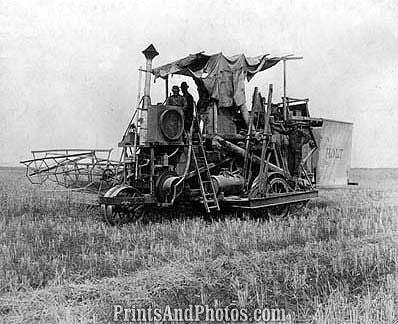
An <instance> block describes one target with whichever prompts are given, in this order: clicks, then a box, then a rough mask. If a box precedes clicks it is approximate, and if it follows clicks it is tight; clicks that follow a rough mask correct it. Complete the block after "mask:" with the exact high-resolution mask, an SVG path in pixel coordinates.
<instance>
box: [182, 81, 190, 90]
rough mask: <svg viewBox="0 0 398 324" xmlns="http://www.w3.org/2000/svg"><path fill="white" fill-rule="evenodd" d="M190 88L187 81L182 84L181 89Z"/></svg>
mask: <svg viewBox="0 0 398 324" xmlns="http://www.w3.org/2000/svg"><path fill="white" fill-rule="evenodd" d="M188 88H189V86H188V84H187V83H186V82H185V81H184V82H182V83H181V89H188Z"/></svg>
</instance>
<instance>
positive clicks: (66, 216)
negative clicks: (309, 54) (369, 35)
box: [0, 169, 398, 324]
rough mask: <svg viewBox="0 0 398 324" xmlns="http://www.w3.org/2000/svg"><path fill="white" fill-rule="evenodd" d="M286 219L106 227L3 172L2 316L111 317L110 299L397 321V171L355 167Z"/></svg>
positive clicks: (314, 318)
mask: <svg viewBox="0 0 398 324" xmlns="http://www.w3.org/2000/svg"><path fill="white" fill-rule="evenodd" d="M351 179H353V180H357V181H359V182H360V184H361V185H360V186H359V187H351V188H350V189H344V190H343V189H340V190H324V191H321V192H320V197H319V198H317V199H316V200H314V201H312V202H311V203H310V204H309V205H308V206H307V207H306V208H303V209H301V210H298V211H296V212H295V214H294V215H293V216H291V217H290V218H289V219H287V220H286V221H280V222H271V221H264V220H263V221H262V220H258V219H252V218H249V219H247V218H244V219H242V218H236V217H234V216H233V215H231V217H226V218H225V219H220V220H214V221H209V220H205V219H202V218H197V217H196V218H192V217H184V215H181V217H180V218H175V219H171V220H170V219H169V220H164V221H162V222H157V223H149V224H129V225H126V226H123V227H120V228H118V227H109V226H108V225H106V224H105V223H104V222H102V221H101V218H100V216H99V212H98V210H96V209H95V208H86V207H85V206H84V205H81V204H75V203H74V202H73V199H72V200H71V199H69V196H68V194H67V193H65V192H64V193H57V194H56V195H54V194H51V193H49V192H43V191H41V189H43V188H38V187H33V186H32V185H30V184H29V182H28V181H27V180H26V179H25V177H24V173H23V171H21V170H19V169H0V323H3V322H4V323H106V322H108V321H111V320H112V318H111V314H112V310H113V305H115V304H122V305H126V306H132V305H135V306H137V307H139V306H141V307H148V306H152V307H164V306H165V305H169V306H170V307H187V306H188V305H190V304H208V305H219V306H220V307H225V306H231V307H234V306H237V307H244V308H247V309H248V310H252V309H254V308H262V307H279V308H284V309H286V311H287V312H290V313H291V314H295V316H297V317H298V318H300V319H305V320H306V321H305V322H308V323H364V324H366V323H394V322H397V321H398V271H397V270H398V170H391V169H384V170H369V169H368V170H365V169H355V170H353V171H352V175H351Z"/></svg>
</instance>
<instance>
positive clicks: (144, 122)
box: [140, 44, 159, 143]
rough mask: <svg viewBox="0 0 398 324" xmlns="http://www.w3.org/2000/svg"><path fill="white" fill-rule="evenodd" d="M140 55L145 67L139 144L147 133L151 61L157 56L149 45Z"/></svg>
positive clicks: (143, 140)
mask: <svg viewBox="0 0 398 324" xmlns="http://www.w3.org/2000/svg"><path fill="white" fill-rule="evenodd" d="M142 54H144V55H145V58H146V67H145V87H144V99H143V107H142V109H141V118H140V125H141V129H140V141H141V143H146V141H147V132H148V107H149V106H150V105H151V73H152V60H153V59H154V58H155V57H156V56H158V55H159V53H158V51H157V50H156V48H155V46H153V45H152V44H151V45H149V46H148V47H147V48H146V49H144V50H143V51H142Z"/></svg>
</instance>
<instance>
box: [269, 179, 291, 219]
mask: <svg viewBox="0 0 398 324" xmlns="http://www.w3.org/2000/svg"><path fill="white" fill-rule="evenodd" d="M267 192H268V193H270V194H282V193H287V192H289V185H288V184H287V182H286V180H285V179H283V178H282V177H274V178H272V179H271V180H270V181H269V184H268V191H267ZM289 210H290V205H289V204H283V205H278V206H272V207H268V208H267V215H268V218H269V219H273V220H279V219H282V218H285V217H286V216H287V215H288V214H289Z"/></svg>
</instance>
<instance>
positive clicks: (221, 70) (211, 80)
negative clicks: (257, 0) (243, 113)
mask: <svg viewBox="0 0 398 324" xmlns="http://www.w3.org/2000/svg"><path fill="white" fill-rule="evenodd" d="M282 59H283V58H281V57H271V58H270V57H268V54H266V55H261V56H256V57H246V56H245V55H244V54H240V55H235V56H231V57H227V56H224V55H223V54H222V53H218V54H214V55H205V54H203V53H202V52H201V53H196V54H192V55H189V56H187V57H184V58H182V59H180V60H177V61H174V62H172V63H169V64H166V65H163V66H160V67H158V68H155V69H153V70H152V73H153V74H154V75H155V78H159V77H162V78H166V77H167V76H168V75H170V74H180V75H186V76H190V77H192V78H195V79H200V80H202V81H203V84H204V86H205V88H206V90H207V91H208V93H209V95H210V97H211V98H213V99H215V100H217V101H218V105H219V107H231V106H233V104H236V105H237V106H241V105H243V104H244V103H245V102H246V97H245V85H244V80H245V78H246V80H247V81H250V80H251V78H253V76H254V75H255V74H256V73H258V72H260V71H264V70H266V69H268V68H270V67H272V66H274V65H275V64H277V63H278V62H279V61H280V60H282Z"/></svg>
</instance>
